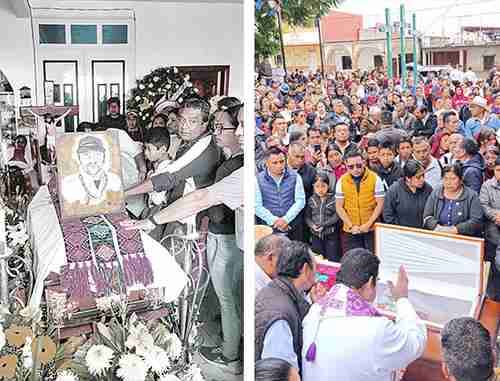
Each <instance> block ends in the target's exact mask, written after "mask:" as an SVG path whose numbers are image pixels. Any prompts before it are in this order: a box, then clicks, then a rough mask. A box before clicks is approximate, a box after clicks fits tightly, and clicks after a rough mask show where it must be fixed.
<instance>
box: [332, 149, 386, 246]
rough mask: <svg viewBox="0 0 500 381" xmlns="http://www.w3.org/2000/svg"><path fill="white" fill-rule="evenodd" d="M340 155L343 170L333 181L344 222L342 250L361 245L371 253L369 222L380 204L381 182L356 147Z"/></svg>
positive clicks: (382, 198) (338, 211) (378, 210)
mask: <svg viewBox="0 0 500 381" xmlns="http://www.w3.org/2000/svg"><path fill="white" fill-rule="evenodd" d="M344 159H345V162H346V167H347V173H346V174H345V175H343V176H342V177H341V178H340V181H338V183H337V189H336V194H335V198H336V208H337V213H338V215H339V217H340V218H341V219H342V221H343V223H344V232H345V234H346V248H345V250H346V251H347V250H351V249H356V248H364V249H367V250H370V251H371V252H372V253H373V250H374V242H373V241H374V235H373V224H374V223H375V222H376V221H377V219H378V218H379V216H380V214H381V213H382V210H383V207H384V195H385V192H384V184H383V183H382V180H381V179H380V177H378V176H377V175H376V174H375V173H374V172H372V171H371V170H369V169H368V168H366V167H365V161H364V160H363V156H362V154H361V152H360V151H352V152H348V153H347V154H346V155H345V157H344Z"/></svg>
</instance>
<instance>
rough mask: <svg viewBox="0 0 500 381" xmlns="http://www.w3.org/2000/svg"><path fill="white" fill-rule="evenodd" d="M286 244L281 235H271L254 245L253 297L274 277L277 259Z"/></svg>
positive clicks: (283, 236) (286, 241) (286, 240)
mask: <svg viewBox="0 0 500 381" xmlns="http://www.w3.org/2000/svg"><path fill="white" fill-rule="evenodd" d="M288 242H290V240H289V239H288V238H287V237H286V236H285V235H283V234H271V235H268V236H266V237H263V238H261V239H260V240H259V241H258V242H257V244H256V245H255V264H256V266H255V295H257V294H258V293H259V291H260V290H261V289H262V288H264V287H265V286H266V285H267V284H268V283H269V282H271V280H273V279H274V278H275V277H276V265H277V263H278V258H279V256H280V254H281V252H282V250H283V247H284V246H285V244H286V243H288Z"/></svg>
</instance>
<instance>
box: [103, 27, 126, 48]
mask: <svg viewBox="0 0 500 381" xmlns="http://www.w3.org/2000/svg"><path fill="white" fill-rule="evenodd" d="M102 43H103V44H126V43H128V26H127V25H103V26H102Z"/></svg>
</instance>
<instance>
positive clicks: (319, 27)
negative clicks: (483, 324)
mask: <svg viewBox="0 0 500 381" xmlns="http://www.w3.org/2000/svg"><path fill="white" fill-rule="evenodd" d="M316 23H317V24H318V36H319V55H320V57H321V76H322V77H323V79H324V78H325V60H324V58H323V40H322V38H321V16H320V15H318V16H317V17H316Z"/></svg>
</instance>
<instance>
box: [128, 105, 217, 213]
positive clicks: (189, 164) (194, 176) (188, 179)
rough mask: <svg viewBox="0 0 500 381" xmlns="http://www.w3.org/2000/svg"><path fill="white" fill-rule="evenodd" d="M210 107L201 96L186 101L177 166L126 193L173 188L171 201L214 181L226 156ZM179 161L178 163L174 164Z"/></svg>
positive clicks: (181, 111) (182, 109)
mask: <svg viewBox="0 0 500 381" xmlns="http://www.w3.org/2000/svg"><path fill="white" fill-rule="evenodd" d="M209 110H210V105H209V104H208V103H207V102H206V101H204V100H203V99H201V98H200V99H199V98H188V99H186V100H185V101H184V103H183V105H182V107H181V110H180V111H179V115H180V125H179V135H180V137H181V139H182V143H181V145H180V147H179V149H178V150H177V153H176V155H175V160H174V162H173V163H172V166H173V167H175V168H176V170H175V171H172V172H164V173H160V174H158V175H156V176H153V177H151V178H150V179H147V180H146V181H144V182H143V183H141V184H139V185H136V186H134V187H133V188H131V189H128V190H127V191H126V192H125V196H126V197H130V196H134V195H137V194H143V193H149V192H152V191H155V192H163V191H166V192H169V191H171V194H170V196H169V200H168V203H169V204H170V203H172V202H174V201H176V200H178V199H179V198H181V197H182V196H183V195H184V194H185V193H188V192H190V191H192V190H194V189H201V188H206V187H208V186H210V185H212V184H213V183H214V180H215V175H216V171H217V168H218V167H219V165H220V164H221V163H222V161H223V158H222V150H221V149H220V148H219V147H218V146H217V144H216V142H215V138H214V136H213V135H212V134H211V133H210V132H209V131H208V116H209ZM176 163H177V164H178V165H174V164H176ZM152 222H153V223H155V222H156V221H154V220H153V221H152Z"/></svg>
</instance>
